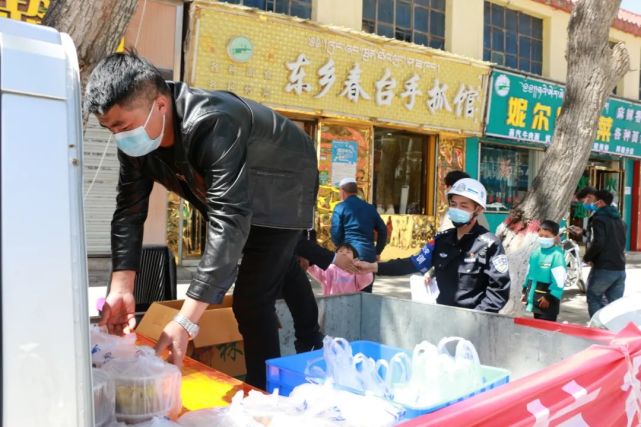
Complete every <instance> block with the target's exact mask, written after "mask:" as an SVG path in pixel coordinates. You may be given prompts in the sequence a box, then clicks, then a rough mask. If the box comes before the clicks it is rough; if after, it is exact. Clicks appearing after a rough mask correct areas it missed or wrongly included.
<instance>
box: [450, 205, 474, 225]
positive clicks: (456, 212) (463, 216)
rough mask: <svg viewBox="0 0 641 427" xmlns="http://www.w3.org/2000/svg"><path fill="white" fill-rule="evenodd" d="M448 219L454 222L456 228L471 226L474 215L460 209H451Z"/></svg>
mask: <svg viewBox="0 0 641 427" xmlns="http://www.w3.org/2000/svg"><path fill="white" fill-rule="evenodd" d="M447 217H448V218H449V219H450V221H452V224H454V227H462V226H464V225H467V224H469V223H470V221H471V220H472V214H471V213H470V212H468V211H464V210H463V209H458V208H449V209H448V210H447Z"/></svg>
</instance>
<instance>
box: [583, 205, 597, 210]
mask: <svg viewBox="0 0 641 427" xmlns="http://www.w3.org/2000/svg"><path fill="white" fill-rule="evenodd" d="M583 207H584V208H585V210H586V211H588V212H594V211H595V210H596V203H583Z"/></svg>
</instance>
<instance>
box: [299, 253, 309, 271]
mask: <svg viewBox="0 0 641 427" xmlns="http://www.w3.org/2000/svg"><path fill="white" fill-rule="evenodd" d="M297 258H298V265H300V268H302V269H303V271H307V269H308V268H309V260H308V259H307V258H303V257H300V256H299V257H297Z"/></svg>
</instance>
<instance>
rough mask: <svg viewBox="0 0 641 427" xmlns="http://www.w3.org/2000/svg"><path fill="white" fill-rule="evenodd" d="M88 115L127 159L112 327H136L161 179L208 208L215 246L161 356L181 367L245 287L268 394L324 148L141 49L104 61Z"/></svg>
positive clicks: (253, 361) (170, 327) (242, 301)
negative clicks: (148, 222) (136, 293)
mask: <svg viewBox="0 0 641 427" xmlns="http://www.w3.org/2000/svg"><path fill="white" fill-rule="evenodd" d="M85 108H86V110H87V111H88V112H89V113H92V114H95V115H96V117H97V118H98V121H99V122H100V124H101V126H103V127H105V128H107V129H109V130H110V131H111V132H112V133H113V134H114V139H115V141H116V144H117V146H118V160H119V162H120V177H119V183H118V196H117V200H116V210H115V213H114V216H113V220H112V223H111V241H112V262H113V273H112V277H111V284H110V292H109V295H108V296H107V298H106V302H105V307H104V310H103V315H102V319H101V324H103V325H106V326H107V327H108V329H109V331H110V332H112V333H123V332H125V333H126V332H129V331H131V330H132V329H133V327H134V326H135V318H134V308H135V301H134V297H133V289H134V279H135V276H136V271H137V270H138V268H139V262H140V250H141V245H142V236H143V226H144V222H145V218H146V216H147V209H148V205H149V194H150V192H151V189H152V186H153V184H154V182H158V183H160V184H162V185H163V186H164V187H166V188H167V189H168V190H169V191H173V192H174V193H176V194H178V195H179V196H181V197H183V198H184V199H186V200H188V201H189V202H190V203H191V204H192V205H194V206H195V207H196V208H197V209H199V210H200V211H201V212H202V213H203V215H204V216H205V218H206V220H207V243H206V245H205V248H204V250H203V256H202V258H201V260H200V264H199V266H198V268H197V271H196V272H195V274H194V276H193V279H192V281H191V284H190V286H189V289H188V291H187V295H186V298H185V302H184V304H183V305H182V308H181V309H180V312H179V314H178V315H177V316H176V317H175V318H174V319H173V320H172V321H170V322H169V323H168V324H167V325H166V326H165V328H164V330H163V333H162V334H161V336H160V339H159V341H158V343H157V345H156V350H157V351H158V352H162V351H163V350H164V349H167V348H168V349H169V353H170V359H169V360H170V361H171V362H173V363H175V364H177V365H180V364H181V363H182V359H183V357H184V355H185V350H186V348H187V343H188V340H189V339H190V338H193V337H194V336H195V335H196V334H197V333H198V326H197V324H198V321H199V320H200V317H201V316H202V314H203V312H204V311H205V309H206V308H207V306H208V304H212V303H214V304H215V303H219V302H221V301H222V299H223V297H224V295H225V294H226V293H227V291H228V290H229V288H230V287H231V285H232V284H234V282H235V287H234V299H233V311H234V314H235V316H236V319H237V321H238V327H239V330H240V332H241V334H242V335H243V340H244V346H245V363H246V368H247V376H246V382H247V383H249V384H251V385H253V386H256V387H258V388H263V389H264V388H265V360H266V359H269V358H273V357H278V356H280V343H279V337H278V319H277V317H276V312H275V307H274V304H275V300H276V297H277V296H278V295H279V294H280V291H281V287H282V284H283V279H284V277H285V275H286V272H287V269H288V268H289V266H290V264H291V261H292V259H293V258H294V250H295V247H296V244H297V241H298V238H299V235H300V232H301V230H304V229H309V228H311V226H312V224H313V208H314V205H315V202H316V200H315V197H316V189H317V182H318V170H317V165H316V152H315V150H314V144H313V142H312V141H311V139H310V138H309V137H308V136H307V135H306V134H305V133H304V132H303V131H302V130H301V129H300V128H299V127H298V126H296V125H295V124H294V123H293V122H291V121H290V120H288V119H286V118H285V117H283V116H281V115H280V114H278V113H276V112H275V111H272V110H271V109H269V108H267V107H264V106H262V105H260V104H257V103H255V102H253V101H250V100H247V99H243V98H241V97H239V96H236V95H234V94H232V93H230V92H222V91H205V90H200V89H192V88H190V87H188V86H187V85H185V84H183V83H181V82H165V81H164V79H163V78H162V76H161V74H160V72H159V71H158V70H157V69H156V68H155V67H154V66H152V65H151V64H150V63H148V62H147V61H146V60H144V59H143V58H140V57H138V56H137V55H136V54H135V53H131V52H125V53H116V54H112V55H109V56H108V57H106V58H105V59H103V60H102V61H101V62H100V63H99V64H98V65H97V66H96V68H95V69H94V71H93V72H92V74H91V76H90V78H89V81H88V83H87V89H86V95H85ZM241 254H242V262H240V265H239V261H240V259H241Z"/></svg>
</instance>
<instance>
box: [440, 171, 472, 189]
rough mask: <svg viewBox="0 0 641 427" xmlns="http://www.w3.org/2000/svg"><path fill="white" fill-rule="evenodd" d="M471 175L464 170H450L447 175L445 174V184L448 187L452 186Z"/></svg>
mask: <svg viewBox="0 0 641 427" xmlns="http://www.w3.org/2000/svg"><path fill="white" fill-rule="evenodd" d="M469 177H470V176H469V175H468V174H467V173H465V172H463V171H459V170H456V171H449V172H448V173H447V175H445V178H444V179H443V181H445V186H446V187H452V186H453V185H454V184H456V181H459V180H461V179H463V178H469Z"/></svg>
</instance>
